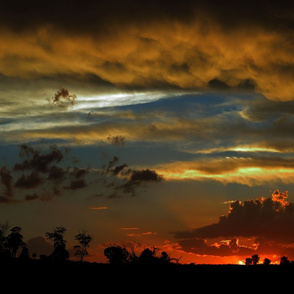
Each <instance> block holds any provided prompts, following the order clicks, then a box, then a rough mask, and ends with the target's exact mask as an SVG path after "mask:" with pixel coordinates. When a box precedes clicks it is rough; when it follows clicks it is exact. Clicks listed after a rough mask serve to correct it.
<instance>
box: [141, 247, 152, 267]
mask: <svg viewBox="0 0 294 294" xmlns="http://www.w3.org/2000/svg"><path fill="white" fill-rule="evenodd" d="M154 259H155V252H154V251H151V250H150V249H149V248H146V249H144V250H143V251H142V252H141V254H140V257H139V261H140V262H141V263H148V264H149V263H152V262H153V261H154Z"/></svg>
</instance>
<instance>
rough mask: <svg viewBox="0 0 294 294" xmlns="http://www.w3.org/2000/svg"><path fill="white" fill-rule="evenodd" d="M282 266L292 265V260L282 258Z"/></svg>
mask: <svg viewBox="0 0 294 294" xmlns="http://www.w3.org/2000/svg"><path fill="white" fill-rule="evenodd" d="M280 265H290V260H289V259H288V257H287V256H282V257H281V259H280Z"/></svg>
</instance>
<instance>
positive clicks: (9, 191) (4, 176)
mask: <svg viewBox="0 0 294 294" xmlns="http://www.w3.org/2000/svg"><path fill="white" fill-rule="evenodd" d="M0 182H1V184H2V185H4V187H5V195H6V196H7V197H12V196H13V177H12V175H11V172H10V170H9V168H8V167H7V166H6V165H4V166H2V167H1V169H0Z"/></svg>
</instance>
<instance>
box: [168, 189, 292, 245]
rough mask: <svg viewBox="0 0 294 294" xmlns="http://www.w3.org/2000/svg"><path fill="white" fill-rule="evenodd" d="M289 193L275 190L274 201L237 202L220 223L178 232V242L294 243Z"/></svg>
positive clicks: (220, 219)
mask: <svg viewBox="0 0 294 294" xmlns="http://www.w3.org/2000/svg"><path fill="white" fill-rule="evenodd" d="M287 196H288V192H287V191H285V192H280V191H279V190H276V191H274V192H273V194H272V197H268V198H264V197H261V198H257V199H255V200H246V201H244V203H243V204H242V203H241V202H240V201H235V202H234V203H232V204H231V205H230V210H229V213H228V214H227V215H223V216H221V217H220V218H219V221H218V222H217V223H214V224H211V225H207V226H204V227H201V228H197V229H194V230H191V231H186V232H175V233H174V236H175V237H176V238H180V239H184V238H187V239H189V238H216V237H253V236H255V237H259V238H262V239H264V240H268V241H275V242H284V243H288V244H292V243H293V242H294V233H293V230H292V227H293V225H294V204H293V203H292V202H288V201H287V200H286V199H287Z"/></svg>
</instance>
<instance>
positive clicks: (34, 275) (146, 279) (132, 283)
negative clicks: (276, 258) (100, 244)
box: [0, 260, 294, 293]
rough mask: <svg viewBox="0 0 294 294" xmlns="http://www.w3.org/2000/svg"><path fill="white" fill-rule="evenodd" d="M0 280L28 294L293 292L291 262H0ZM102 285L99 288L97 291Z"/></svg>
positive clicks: (293, 268) (293, 269) (293, 277)
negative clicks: (278, 263)
mask: <svg viewBox="0 0 294 294" xmlns="http://www.w3.org/2000/svg"><path fill="white" fill-rule="evenodd" d="M0 270H1V275H0V282H1V283H2V285H4V284H8V285H10V287H11V289H12V290H15V291H12V292H15V293H16V292H17V291H18V292H19V291H24V290H27V289H28V290H32V292H33V293H36V292H38V293H42V292H46V293H47V292H48V293H49V292H51V293H52V292H53V293H54V292H55V293H72V292H73V293H117V292H121V291H124V292H125V291H128V292H130V293H150V292H152V293H170V292H173V293H176V292H180V293H187V292H189V293H190V292H191V293H212V292H216V291H217V292H219V291H223V290H225V291H226V292H228V293H236V292H240V291H241V292H242V293H243V292H244V293H245V292H249V293H261V292H262V293H267V292H273V291H275V290H277V291H279V292H286V291H287V292H289V289H290V290H291V291H290V292H292V291H293V287H294V266H293V265H289V266H285V265H284V266H283V265H269V266H265V265H255V266H253V265H251V266H244V265H184V264H178V265H177V264H168V265H163V264H153V265H135V264H133V265H121V266H115V265H110V264H100V263H87V262H84V263H80V262H65V263H56V262H55V263H52V262H41V261H39V260H30V261H29V262H18V261H14V262H9V263H2V264H1V267H0ZM102 289H103V290H102Z"/></svg>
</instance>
